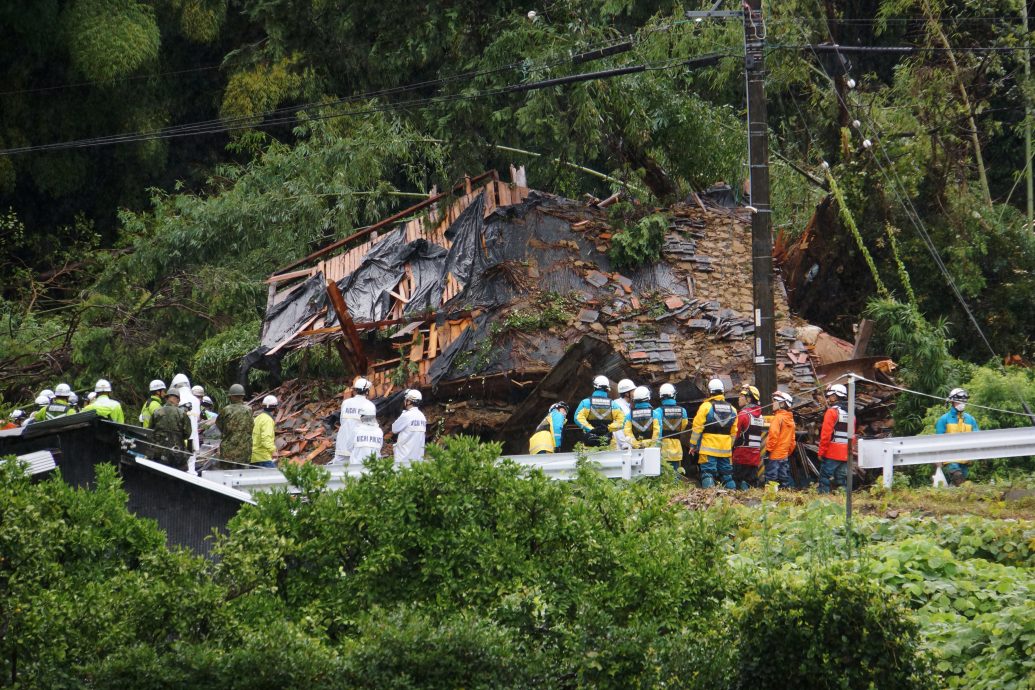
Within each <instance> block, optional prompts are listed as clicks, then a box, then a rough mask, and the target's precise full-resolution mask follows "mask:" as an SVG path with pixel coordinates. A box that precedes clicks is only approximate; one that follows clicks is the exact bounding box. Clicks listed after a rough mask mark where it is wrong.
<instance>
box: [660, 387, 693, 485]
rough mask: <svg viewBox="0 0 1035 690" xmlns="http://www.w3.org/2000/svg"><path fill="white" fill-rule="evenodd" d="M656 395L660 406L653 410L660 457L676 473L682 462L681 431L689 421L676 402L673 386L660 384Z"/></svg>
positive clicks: (684, 411)
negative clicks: (658, 431)
mask: <svg viewBox="0 0 1035 690" xmlns="http://www.w3.org/2000/svg"><path fill="white" fill-rule="evenodd" d="M658 396H659V397H660V398H661V406H660V407H658V408H656V409H655V410H654V418H655V419H656V420H657V421H658V424H659V425H660V427H661V459H662V460H663V461H665V462H667V463H670V464H671V465H672V469H674V470H675V471H676V472H677V473H678V472H679V470H680V468H681V466H682V464H683V432H684V431H686V428H687V426H689V425H690V422H689V420H688V418H687V416H686V410H684V409H683V408H682V407H680V406H679V405H677V404H676V387H675V386H673V385H672V384H671V383H663V384H661V388H659V389H658Z"/></svg>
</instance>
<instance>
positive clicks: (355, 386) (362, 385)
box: [352, 376, 370, 394]
mask: <svg viewBox="0 0 1035 690" xmlns="http://www.w3.org/2000/svg"><path fill="white" fill-rule="evenodd" d="M352 390H354V391H355V392H357V393H363V394H366V392H367V391H369V390H370V381H367V380H366V379H365V378H363V377H362V376H358V377H356V380H355V381H353V382H352Z"/></svg>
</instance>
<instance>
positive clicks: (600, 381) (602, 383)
mask: <svg viewBox="0 0 1035 690" xmlns="http://www.w3.org/2000/svg"><path fill="white" fill-rule="evenodd" d="M593 387H594V388H596V389H598V390H607V389H608V388H610V387H611V382H610V381H609V380H608V378H607V377H606V376H597V377H596V378H594V379H593Z"/></svg>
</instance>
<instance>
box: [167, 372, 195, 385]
mask: <svg viewBox="0 0 1035 690" xmlns="http://www.w3.org/2000/svg"><path fill="white" fill-rule="evenodd" d="M183 386H188V387H189V386H190V379H188V378H187V375H186V374H177V375H176V376H173V380H172V383H171V384H170V385H169V387H170V388H182V387H183Z"/></svg>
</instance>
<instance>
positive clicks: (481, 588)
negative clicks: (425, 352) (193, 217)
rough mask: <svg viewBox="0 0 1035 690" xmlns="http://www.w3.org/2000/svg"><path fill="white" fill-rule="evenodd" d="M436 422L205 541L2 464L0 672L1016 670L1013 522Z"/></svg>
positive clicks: (900, 681) (49, 682)
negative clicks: (343, 480) (769, 483)
mask: <svg viewBox="0 0 1035 690" xmlns="http://www.w3.org/2000/svg"><path fill="white" fill-rule="evenodd" d="M496 454H497V448H496V447H494V446H483V445H479V444H478V443H476V442H474V441H472V440H470V439H454V440H451V441H450V442H449V443H448V445H447V446H445V447H443V448H438V447H435V448H432V449H431V456H432V459H431V461H430V462H428V463H424V464H421V465H418V466H416V467H414V468H413V469H409V470H405V471H401V472H395V471H393V470H392V469H391V468H390V465H389V463H388V462H386V461H379V462H376V463H374V464H373V465H372V466H371V470H372V471H371V473H370V474H369V475H367V476H365V477H364V478H362V479H359V480H357V481H355V482H353V483H351V484H349V485H348V486H347V487H346V488H345V489H344V490H341V491H333V492H332V491H327V490H325V489H323V488H322V486H323V483H324V481H325V479H324V478H323V476H322V472H321V470H319V468H316V467H312V466H303V467H299V468H293V469H291V470H290V473H291V478H292V480H293V481H294V482H295V483H296V484H297V485H299V486H301V487H303V490H304V493H303V494H302V495H301V496H300V497H295V498H292V497H289V496H288V495H286V494H272V495H269V496H264V497H262V498H260V500H259V503H258V505H257V506H254V507H245V508H243V509H242V511H241V513H240V514H239V515H238V516H237V517H236V518H235V519H234V520H233V522H232V523H231V526H230V530H229V533H228V534H227V535H225V536H224V537H222V538H220V539H219V543H218V552H219V557H220V558H219V560H218V561H217V562H214V563H213V562H206V561H203V560H201V559H198V558H194V557H192V556H189V555H187V554H186V553H182V552H175V551H172V552H171V551H168V550H167V549H166V547H165V546H164V538H163V535H162V534H161V532H160V531H159V530H158V529H157V528H156V527H155V526H154V524H153V523H150V522H148V521H143V520H139V519H136V518H134V517H132V516H131V515H130V514H129V513H128V512H127V511H126V509H125V500H126V496H125V494H124V493H123V491H122V490H121V488H120V487H119V482H118V479H117V477H116V476H115V472H114V470H113V469H110V468H109V469H104V468H102V471H101V472H100V474H99V477H98V482H97V485H96V487H95V488H94V489H93V490H90V491H85V490H73V489H71V488H69V487H67V486H66V485H64V484H63V483H62V482H61V480H60V479H55V480H50V481H44V482H39V483H33V482H30V481H29V480H28V479H27V478H26V477H25V476H23V475H22V474H21V472H20V470H19V469H17V468H16V467H15V466H14V465H13V464H12V463H6V464H4V465H3V466H2V467H0V475H2V476H0V479H2V481H0V552H2V553H3V554H4V557H3V559H2V560H0V594H2V596H0V619H2V621H3V626H2V628H0V674H2V676H0V677H2V678H3V682H4V683H5V684H7V685H13V686H15V687H69V688H76V687H84V688H87V687H103V688H111V687H126V688H129V687H133V688H140V687H144V688H165V687H183V686H185V685H190V686H191V687H202V688H206V687H213V688H215V687H250V688H254V687H269V688H273V687H285V686H292V687H297V686H303V685H304V686H308V687H314V688H332V687H333V688H337V687H361V688H362V687H369V688H375V687H376V688H412V687H429V688H439V687H441V688H445V687H458V686H463V687H472V688H489V687H514V688H518V687H521V688H527V687H550V688H557V687H572V688H574V687H604V688H608V687H614V688H628V687H644V688H647V687H651V688H653V687H678V688H713V689H714V688H730V689H732V688H747V687H791V686H794V685H798V686H801V687H817V688H843V687H849V688H854V687H860V688H866V687H874V686H875V687H882V688H895V687H911V688H922V687H927V686H929V685H931V686H934V687H997V688H1023V687H1028V685H1026V683H1029V682H1030V681H1031V680H1032V678H1033V676H1032V674H1033V673H1035V667H1033V665H1032V664H1033V662H1032V659H1033V658H1035V656H1033V652H1035V627H1033V625H1035V623H1033V621H1035V616H1033V615H1032V613H1033V611H1032V601H1035V596H1033V595H1035V569H1033V568H1035V562H1033V556H1032V554H1033V551H1032V538H1033V536H1035V527H1033V525H1032V523H1031V522H1030V521H1025V520H996V519H987V518H976V517H950V518H941V519H931V518H930V517H899V518H898V519H895V520H892V519H884V518H878V517H863V518H857V520H856V522H855V528H854V531H853V534H852V537H851V538H850V539H846V538H845V534H844V532H843V527H842V526H843V515H842V513H841V508H840V506H839V505H838V504H837V503H831V502H828V501H825V500H817V501H816V502H814V503H812V504H808V505H788V504H784V505H780V504H776V503H774V502H772V501H771V500H770V499H768V498H766V499H763V502H762V503H761V505H759V506H756V507H747V506H724V505H723V504H722V503H717V504H716V505H715V506H713V507H712V509H710V510H708V511H706V512H693V511H688V510H686V509H685V508H683V507H682V506H681V505H680V504H679V503H678V502H673V501H672V500H671V499H672V494H671V486H672V485H670V484H668V483H667V482H665V481H664V479H663V480H661V481H662V483H657V484H652V483H648V482H641V483H636V484H626V483H622V482H618V483H614V482H611V481H609V480H605V479H602V478H600V477H599V476H598V475H596V474H595V473H593V472H585V473H582V474H580V476H579V477H578V479H576V480H575V481H573V482H570V483H564V482H550V481H548V480H546V479H545V478H543V477H542V476H539V475H535V474H533V475H531V476H529V477H527V478H525V477H524V476H523V474H522V471H521V470H519V469H518V468H517V467H515V466H512V465H507V464H503V465H497V464H495V462H494V459H495V457H496Z"/></svg>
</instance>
